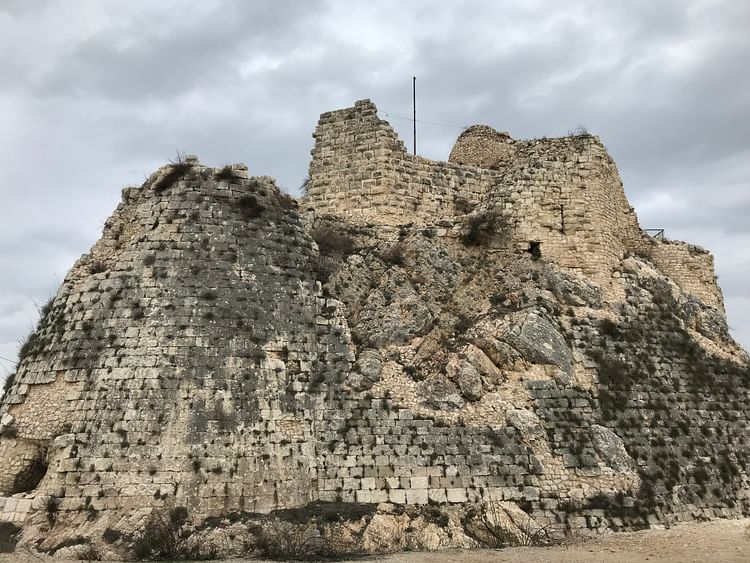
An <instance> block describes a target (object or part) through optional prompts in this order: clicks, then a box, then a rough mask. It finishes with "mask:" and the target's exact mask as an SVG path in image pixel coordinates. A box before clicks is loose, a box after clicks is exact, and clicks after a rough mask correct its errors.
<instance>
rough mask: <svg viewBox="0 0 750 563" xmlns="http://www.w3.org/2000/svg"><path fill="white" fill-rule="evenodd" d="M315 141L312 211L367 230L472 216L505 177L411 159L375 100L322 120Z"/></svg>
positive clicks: (309, 187) (309, 189)
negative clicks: (366, 226) (366, 225)
mask: <svg viewBox="0 0 750 563" xmlns="http://www.w3.org/2000/svg"><path fill="white" fill-rule="evenodd" d="M313 137H314V138H315V146H314V147H313V150H312V157H313V158H312V161H311V162H310V172H309V174H310V177H309V181H308V183H307V186H306V197H305V202H306V205H308V206H309V207H310V208H312V209H315V211H317V212H319V213H323V214H333V215H338V216H339V217H343V218H346V219H347V220H349V221H352V222H355V223H359V224H362V223H368V222H369V223H375V224H384V225H398V224H406V223H415V224H437V223H438V222H439V221H440V220H441V219H443V218H453V217H455V216H457V215H461V214H463V213H466V211H468V210H470V209H471V208H472V207H473V206H474V205H475V204H476V203H478V202H479V201H480V199H481V197H482V196H483V195H484V194H485V193H486V192H487V190H488V189H489V186H490V185H492V184H493V183H494V182H495V181H496V179H497V173H496V172H494V171H490V170H481V169H477V168H466V167H462V166H458V165H456V164H452V163H446V162H435V161H432V160H428V159H426V158H421V157H418V156H414V155H410V154H407V153H406V150H405V148H404V144H403V142H401V141H400V140H399V139H398V137H397V136H396V133H395V131H394V130H393V129H392V128H391V126H390V125H389V124H388V123H387V122H386V121H383V120H381V119H380V118H378V116H377V108H376V107H375V104H373V103H372V102H370V101H369V100H362V101H358V102H357V103H356V104H355V105H354V107H353V108H347V109H342V110H338V111H332V112H328V113H324V114H322V115H321V116H320V120H319V122H318V125H317V127H316V128H315V133H314V134H313Z"/></svg>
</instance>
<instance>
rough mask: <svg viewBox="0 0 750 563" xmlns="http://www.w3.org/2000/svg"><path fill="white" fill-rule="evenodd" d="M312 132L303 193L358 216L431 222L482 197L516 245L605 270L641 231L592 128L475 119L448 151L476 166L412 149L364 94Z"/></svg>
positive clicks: (327, 209)
mask: <svg viewBox="0 0 750 563" xmlns="http://www.w3.org/2000/svg"><path fill="white" fill-rule="evenodd" d="M313 136H314V137H315V147H314V148H313V150H312V155H313V158H312V161H311V163H310V179H309V182H308V184H307V197H306V198H305V201H306V203H307V205H308V206H309V207H310V208H312V209H314V210H315V211H317V212H319V213H323V214H334V215H338V216H340V217H344V218H346V219H347V220H350V221H354V222H357V223H368V222H369V223H374V224H391V225H396V224H406V223H414V224H427V225H435V224H437V223H439V222H440V220H441V219H444V220H454V219H455V218H456V217H458V216H462V215H464V214H466V213H467V212H469V211H471V210H472V209H473V208H474V207H475V206H477V205H479V208H480V209H481V208H482V204H484V207H485V210H486V207H487V206H489V207H492V208H494V209H495V210H496V211H499V212H500V213H501V214H502V215H504V216H505V217H506V220H507V222H508V223H510V224H511V225H512V226H513V229H512V231H511V233H510V237H511V240H512V243H513V244H514V245H515V246H516V247H517V248H519V249H527V248H528V246H529V243H530V242H532V241H535V242H539V243H541V250H542V254H543V255H545V256H547V257H549V258H550V259H552V260H555V261H557V262H558V263H560V264H562V265H564V266H566V267H570V268H576V269H579V270H582V271H584V272H587V273H603V274H605V275H606V274H607V273H608V272H610V271H611V269H612V267H613V266H614V264H615V263H616V262H617V261H618V260H620V259H621V258H622V257H623V256H624V253H625V249H626V245H627V242H628V241H629V240H630V239H637V238H638V237H640V236H642V234H641V232H640V228H639V227H638V222H637V219H636V217H635V213H634V212H633V210H632V209H631V208H630V207H629V205H628V204H627V200H626V198H625V194H624V191H623V190H622V183H621V182H620V179H619V175H618V173H617V169H616V166H615V164H614V162H613V161H612V159H611V158H610V157H609V155H608V154H607V152H606V149H605V148H604V146H603V145H602V144H601V142H599V140H598V138H596V137H592V136H590V135H579V136H576V137H566V138H562V139H537V140H532V141H513V140H512V139H510V138H509V137H507V135H505V134H501V133H497V132H496V131H494V130H491V129H490V128H487V127H483V126H474V127H472V128H470V129H468V130H467V131H466V132H465V133H464V134H462V136H461V137H460V138H459V140H458V142H457V144H456V147H454V151H452V153H451V154H452V157H451V160H454V161H456V162H462V163H463V162H466V163H467V164H470V165H471V166H468V165H467V166H464V165H459V164H454V163H453V162H447V163H446V162H436V161H431V160H428V159H425V158H421V157H417V156H413V155H410V154H407V153H406V151H405V148H404V145H403V143H402V142H401V141H399V140H398V138H397V136H396V134H395V132H394V131H393V129H392V128H391V127H390V126H389V125H388V123H387V122H385V121H383V120H381V119H379V118H378V116H377V108H376V107H375V105H374V104H373V103H372V102H370V101H369V100H364V101H360V102H357V103H356V104H355V106H354V107H353V108H347V109H343V110H338V111H334V112H329V113H324V114H322V115H321V117H320V121H319V122H318V125H317V127H316V130H315V134H314V135H313ZM482 143H485V144H484V145H482ZM481 147H484V149H483V150H480V148H481ZM477 165H482V166H487V167H492V168H493V169H492V170H491V169H490V168H482V167H477Z"/></svg>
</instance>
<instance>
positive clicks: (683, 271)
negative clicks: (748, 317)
mask: <svg viewBox="0 0 750 563" xmlns="http://www.w3.org/2000/svg"><path fill="white" fill-rule="evenodd" d="M646 252H647V255H648V256H649V257H650V258H651V260H652V262H653V263H654V264H655V265H656V266H657V267H658V268H659V269H660V270H661V271H662V272H664V273H665V274H666V275H667V276H669V277H670V278H671V279H672V280H674V282H675V283H677V285H679V286H680V287H681V288H682V289H684V290H685V291H687V292H689V293H691V294H693V295H695V296H696V297H697V298H698V299H700V300H701V301H703V303H705V304H706V305H710V306H711V307H714V308H716V309H718V310H719V311H721V312H722V313H724V297H723V295H722V293H721V288H720V287H719V284H718V281H717V278H716V274H715V273H714V272H715V269H714V258H713V256H712V255H711V253H710V252H708V251H707V250H704V249H702V248H700V247H697V246H694V245H692V244H687V243H684V242H679V241H657V243H656V244H654V245H651V246H648V247H647V250H646Z"/></svg>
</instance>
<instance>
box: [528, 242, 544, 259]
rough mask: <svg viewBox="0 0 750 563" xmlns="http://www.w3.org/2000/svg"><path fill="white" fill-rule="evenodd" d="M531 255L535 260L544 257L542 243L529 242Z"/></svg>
mask: <svg viewBox="0 0 750 563" xmlns="http://www.w3.org/2000/svg"><path fill="white" fill-rule="evenodd" d="M529 254H531V257H532V258H533V259H534V260H539V259H540V258H541V257H542V243H541V242H539V241H538V240H531V241H529Z"/></svg>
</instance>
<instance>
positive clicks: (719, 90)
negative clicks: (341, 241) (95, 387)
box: [0, 0, 750, 355]
mask: <svg viewBox="0 0 750 563" xmlns="http://www.w3.org/2000/svg"><path fill="white" fill-rule="evenodd" d="M3 9H4V12H3ZM45 14H46V16H45ZM50 14H51V15H50ZM45 18H46V19H45ZM55 18H57V19H58V20H62V19H64V21H65V22H66V27H65V28H64V29H63V28H60V27H59V25H53V22H54V20H55ZM342 18H345V19H342ZM748 21H750V4H748V3H745V2H737V1H734V2H732V1H724V2H714V3H710V5H709V4H708V3H704V2H683V1H677V0H668V1H663V2H653V1H645V0H640V1H634V2H627V3H603V2H598V1H594V0H587V1H579V2H567V3H558V2H552V1H551V0H546V1H545V0H535V1H531V2H524V3H515V4H508V3H495V2H483V1H478V0H463V1H459V2H453V3H451V4H450V5H447V4H446V5H442V4H436V3H435V2H431V1H430V2H428V1H427V0H418V1H414V2H409V3H403V2H396V1H388V2H378V3H364V2H362V3H357V2H350V1H346V2H344V1H341V0H330V1H326V2H323V1H319V2H292V1H285V2H278V1H277V2H241V1H233V0H225V1H216V2H213V3H209V2H205V3H198V4H194V5H190V7H186V5H185V4H184V3H182V2H171V3H170V2H159V3H153V2H149V1H145V0H141V1H137V0H132V1H130V2H127V3H117V2H113V3H84V2H76V1H70V2H66V3H52V2H46V3H38V2H20V1H15V2H8V1H6V2H4V3H3V4H2V7H1V8H0V33H2V32H5V33H4V34H5V36H6V38H7V39H6V43H3V39H1V38H0V46H5V47H6V48H5V49H3V50H2V51H3V52H2V54H0V72H3V73H4V74H5V75H6V76H13V77H14V79H13V80H12V81H6V82H5V83H4V84H3V85H1V86H0V96H1V97H0V101H2V102H3V103H2V104H1V105H0V119H3V120H4V121H6V122H9V123H12V124H13V127H12V128H10V129H6V130H5V131H0V150H3V152H4V153H5V154H7V155H13V158H10V159H8V162H7V163H4V166H3V167H2V168H0V192H2V195H3V198H4V200H5V201H7V202H9V203H8V206H9V207H8V209H9V211H8V212H7V215H8V218H7V219H6V223H5V224H4V225H2V226H0V266H1V269H2V271H3V272H4V278H2V279H0V300H2V302H3V303H5V302H9V301H18V300H21V301H24V302H25V303H26V305H23V306H21V308H20V309H19V310H17V311H15V312H14V313H13V314H10V313H9V314H8V316H7V319H10V320H8V321H7V322H6V323H5V325H3V326H6V327H8V328H7V330H6V329H1V330H0V355H3V354H2V351H3V350H7V349H8V348H7V347H8V346H10V345H11V344H12V345H13V346H15V341H16V340H17V337H15V338H12V334H11V333H12V332H13V331H14V330H15V329H13V327H14V326H16V327H18V328H17V333H18V336H20V335H21V334H22V333H24V332H25V331H26V329H27V327H26V326H21V324H24V323H20V321H19V320H18V318H17V317H18V315H24V314H26V315H28V316H29V318H30V319H31V318H33V316H34V309H33V306H31V305H29V303H31V300H30V299H31V297H33V298H34V299H36V300H37V301H42V300H43V299H44V297H45V296H46V292H48V291H49V289H48V287H49V284H50V283H51V282H50V278H53V277H54V275H53V274H52V273H56V274H57V275H60V274H61V273H62V274H64V273H65V270H67V268H68V267H69V266H70V265H71V264H72V262H73V260H75V258H76V257H77V256H78V255H79V254H81V253H83V252H85V251H86V250H87V249H88V247H89V246H90V245H91V243H93V241H94V240H95V238H96V237H97V236H98V234H99V232H100V230H101V224H102V222H103V221H104V219H105V218H106V217H107V215H108V214H109V213H110V212H111V211H112V209H114V207H115V206H116V205H117V203H118V202H119V190H120V188H122V187H123V186H125V185H138V184H140V183H141V182H142V181H143V179H144V176H145V175H147V174H148V173H150V172H151V171H152V170H153V169H154V168H156V167H157V166H159V165H161V164H163V163H164V162H165V161H166V159H168V158H170V157H172V156H173V154H174V151H175V150H184V151H187V152H191V153H196V154H198V155H199V156H200V158H201V160H202V161H203V162H205V163H208V164H214V165H221V164H224V163H226V162H237V161H245V162H247V163H248V165H249V166H250V169H251V171H252V172H253V173H256V174H269V175H272V176H275V177H277V179H278V180H279V184H280V185H282V186H284V187H285V188H287V189H289V190H291V191H295V190H296V188H297V187H298V186H299V184H300V183H301V181H302V179H303V178H304V176H305V174H306V169H307V165H308V160H309V150H310V148H311V147H312V142H313V140H312V138H311V136H310V134H311V133H312V130H313V128H314V126H315V123H316V121H317V117H318V114H319V113H320V112H323V111H327V110H331V109H336V108H339V107H345V106H348V105H351V104H352V103H353V102H354V100H356V99H358V98H363V97H370V98H372V99H373V100H374V101H375V102H376V103H377V104H378V106H379V107H380V108H381V110H382V111H381V115H383V112H384V111H388V112H392V113H393V114H395V115H406V116H408V115H409V113H410V109H411V108H410V103H411V92H410V87H411V76H412V74H416V75H417V77H418V82H417V87H418V94H419V99H418V106H419V116H420V119H423V120H427V121H435V122H440V123H446V124H451V125H457V126H463V125H470V124H472V123H487V124H490V125H492V126H494V127H496V128H498V129H507V130H509V131H510V132H511V134H512V135H513V136H515V137H517V138H528V137H534V136H542V135H548V136H556V135H563V134H565V133H566V132H567V131H568V130H569V129H573V128H575V127H576V126H577V125H579V124H584V125H586V126H587V127H588V128H589V130H590V131H592V132H594V133H596V134H599V135H600V136H601V138H602V140H603V141H604V143H605V144H606V145H607V146H608V147H609V149H610V151H611V152H612V154H613V155H614V157H615V159H616V160H617V162H618V166H619V168H620V170H621V173H622V176H623V179H624V182H625V187H626V190H627V192H628V194H629V195H630V197H631V199H632V201H633V202H634V203H635V204H636V207H637V210H638V211H639V215H640V218H641V222H642V223H643V224H644V226H651V225H656V226H664V227H667V228H668V229H669V230H670V232H673V233H674V236H675V237H678V238H685V239H688V240H691V241H695V242H698V243H701V244H705V245H706V246H709V248H711V250H713V251H714V252H715V253H716V263H717V269H718V270H719V273H720V279H721V282H722V285H723V286H724V288H725V292H726V294H727V296H728V297H729V298H728V300H727V303H728V306H730V307H731V306H733V304H735V303H736V304H738V305H737V307H738V308H742V310H743V311H745V312H747V311H748V309H747V302H748V299H750V298H749V296H748V293H747V290H745V289H744V286H743V284H742V277H743V275H750V264H747V263H743V261H742V260H738V259H737V255H736V253H735V252H732V251H729V249H728V246H727V245H725V244H723V242H724V241H725V240H726V239H731V238H732V237H734V238H735V240H736V239H737V237H744V236H746V235H747V233H748V226H747V225H748V224H750V221H746V220H745V217H746V216H747V213H748V211H750V209H748V199H747V196H746V193H747V183H748V175H749V172H748V168H747V165H746V164H745V163H746V162H747V155H748V154H750V124H748V120H747V119H745V117H746V116H747V115H748V113H750V74H749V73H747V72H746V67H747V64H746V61H747V60H750V36H748V35H747V33H746V29H745V28H746V23H747V22H748ZM39 22H41V23H39ZM57 24H59V21H58V22H57ZM35 26H36V27H35ZM40 26H41V27H40ZM28 32H34V33H36V34H37V35H36V36H37V37H38V38H39V39H40V41H38V44H36V43H35V42H22V41H16V40H13V41H11V40H12V39H13V37H15V36H17V35H23V34H27V33H28ZM11 47H12V48H11ZM388 119H389V120H390V121H391V124H392V125H393V126H394V128H396V130H397V131H398V132H399V133H400V134H401V136H402V139H403V140H404V141H406V142H407V144H409V145H410V144H411V143H410V141H411V124H410V123H409V122H406V121H402V120H401V119H398V118H396V117H391V118H388ZM458 133H460V129H457V128H452V127H444V126H440V125H432V124H429V123H421V124H420V125H419V134H420V148H421V150H420V153H421V154H423V155H424V156H427V157H430V158H436V159H445V158H446V157H447V155H448V152H449V151H450V148H451V146H452V144H453V142H454V140H455V138H456V136H457V135H458ZM664 194H671V195H672V198H673V199H672V200H671V201H672V202H675V205H672V206H671V207H665V205H664V204H659V201H660V200H659V197H663V196H664ZM742 240H744V239H742ZM50 241H54V244H52V243H50ZM29 256H32V257H33V256H37V258H36V260H34V259H29ZM10 265H12V266H13V267H11V266H10ZM8 272H11V273H8ZM743 307H744V308H743ZM732 315H734V316H732ZM730 318H731V319H735V320H733V321H732V322H733V324H735V325H737V327H738V329H737V330H738V333H737V334H738V335H742V338H743V341H744V342H745V343H746V344H750V321H747V320H744V319H746V318H747V316H746V315H745V316H742V315H739V316H738V314H737V313H731V314H730ZM29 322H30V321H29ZM26 324H27V323H26ZM9 342H10V344H9Z"/></svg>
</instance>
